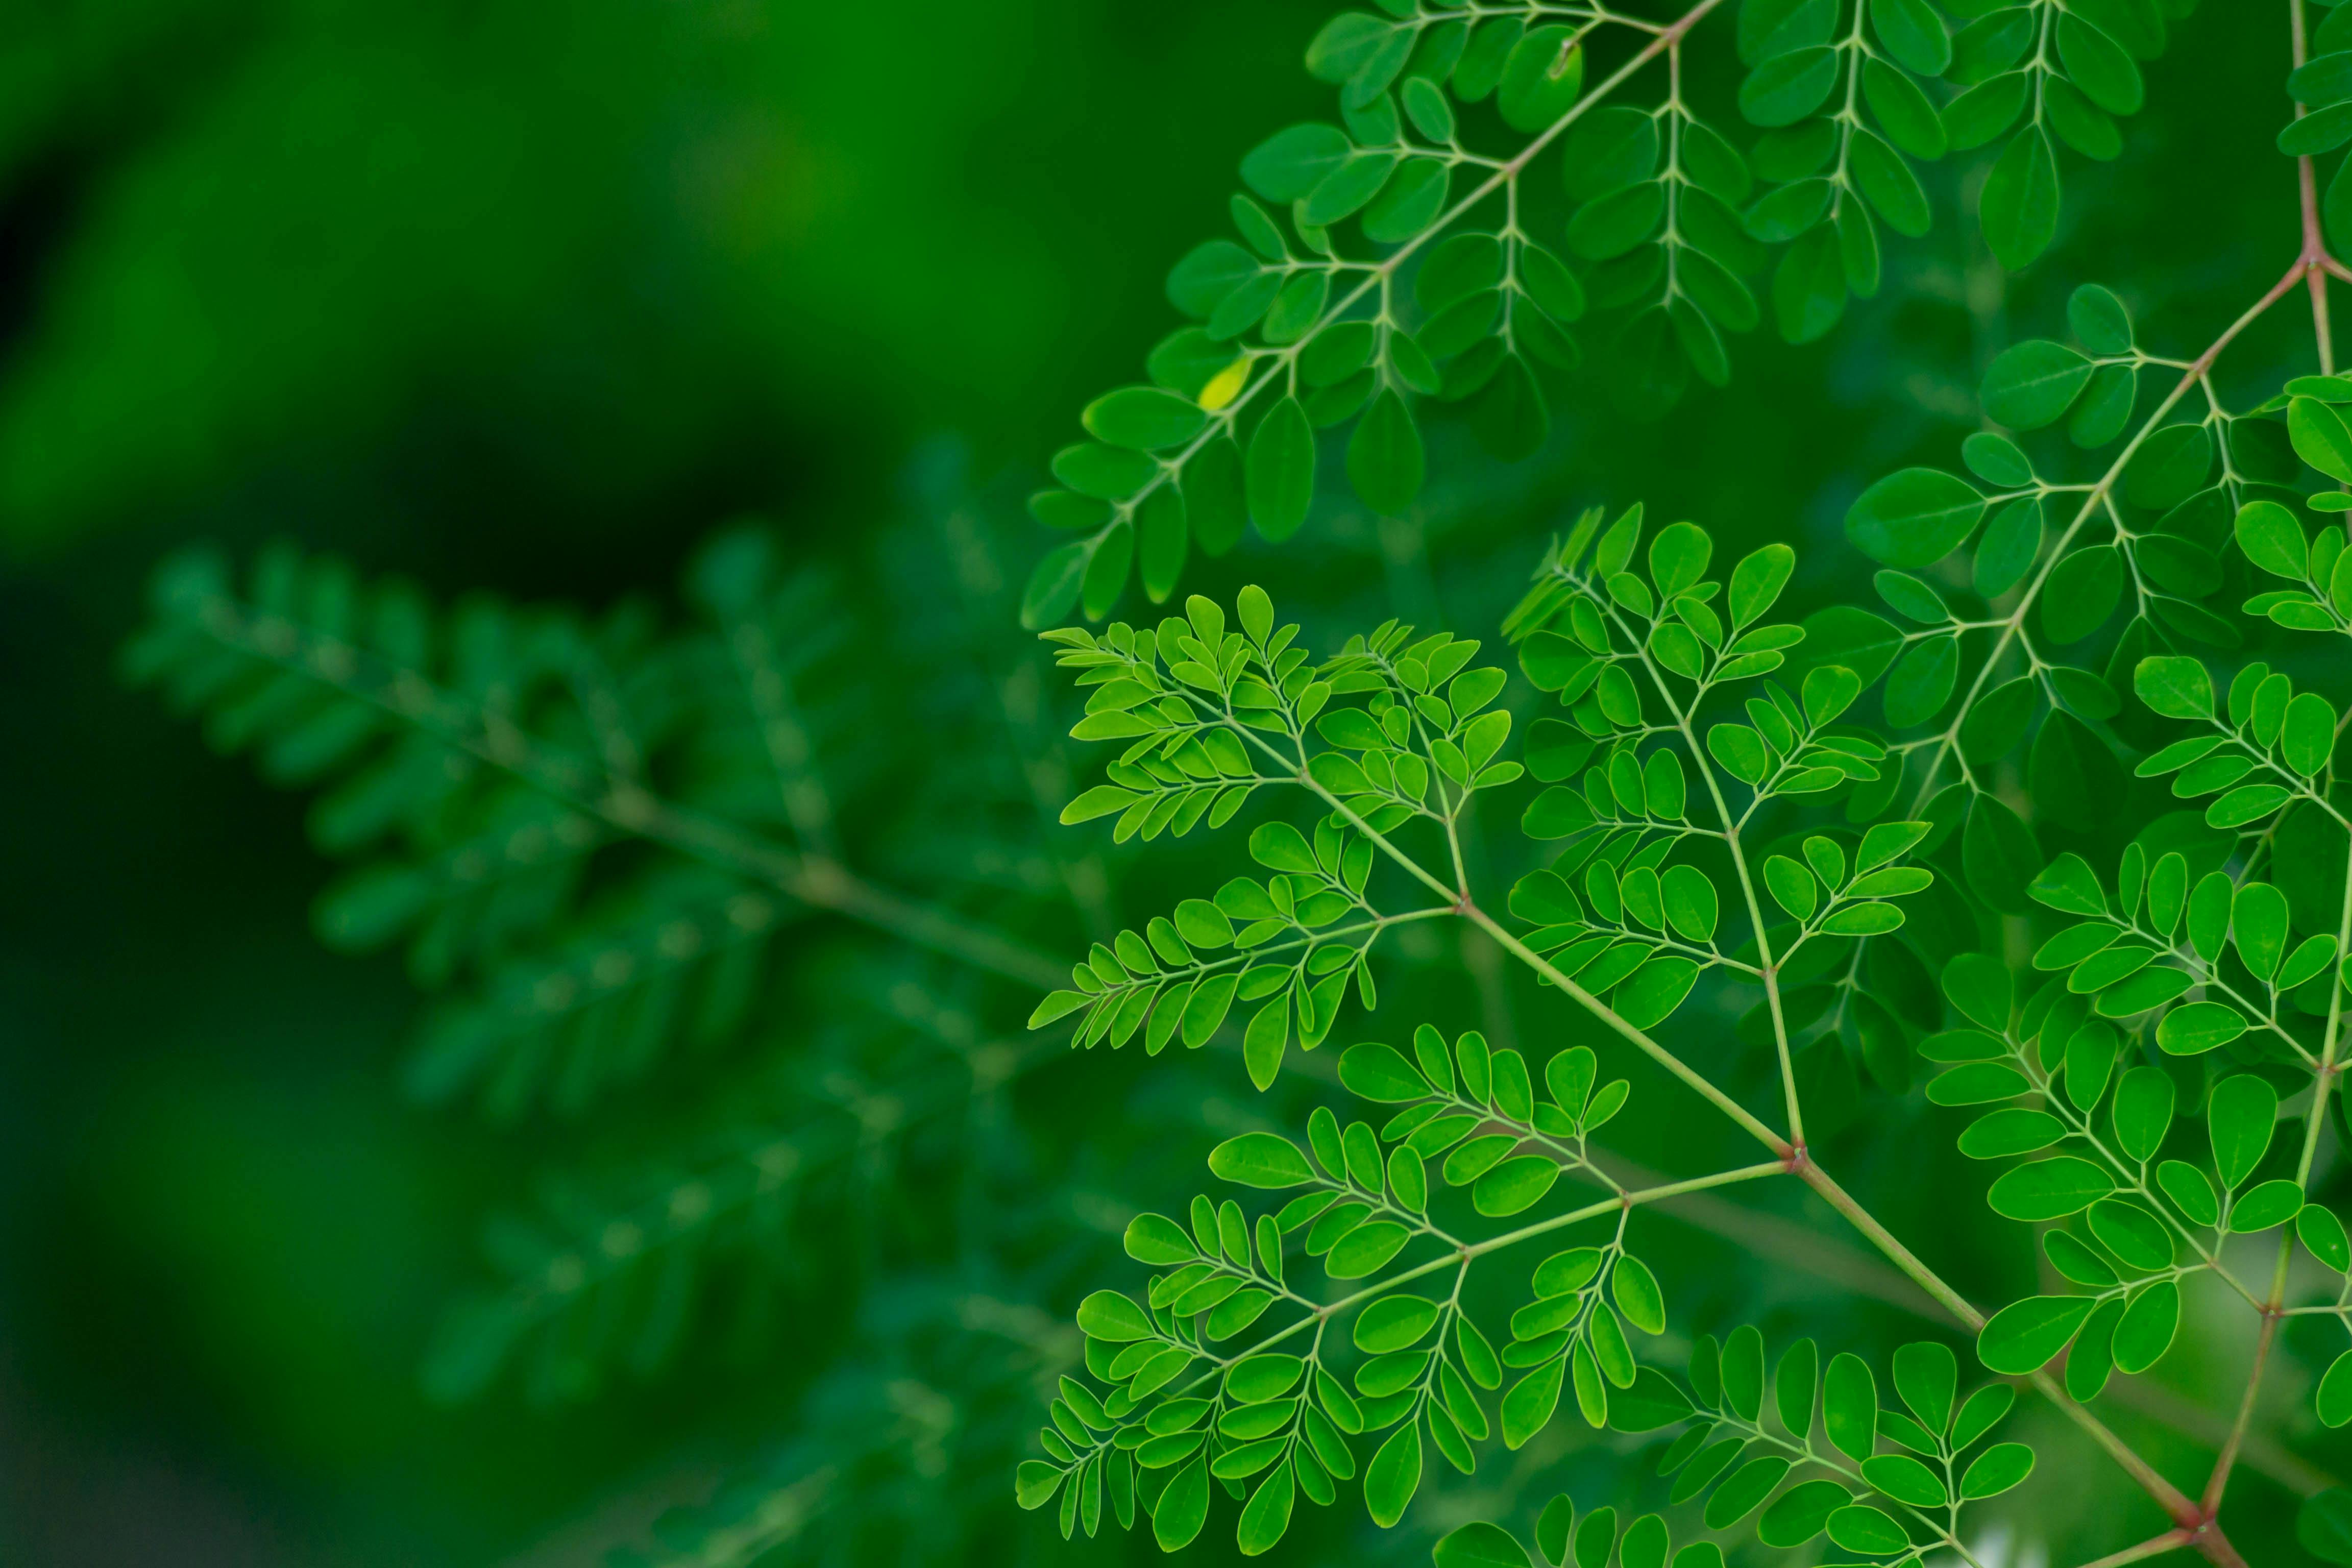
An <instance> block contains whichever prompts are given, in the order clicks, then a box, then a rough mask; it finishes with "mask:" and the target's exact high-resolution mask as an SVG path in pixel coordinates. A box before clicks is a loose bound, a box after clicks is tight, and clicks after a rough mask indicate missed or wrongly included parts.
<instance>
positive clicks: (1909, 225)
mask: <svg viewBox="0 0 2352 1568" xmlns="http://www.w3.org/2000/svg"><path fill="white" fill-rule="evenodd" d="M1848 156H1849V157H1850V159H1851V160H1852V163H1853V177H1854V182H1855V184H1857V185H1858V186H1859V187H1860V189H1861V191H1862V194H1863V195H1864V196H1865V197H1866V198H1868V200H1869V202H1870V205H1872V206H1873V207H1874V208H1875V209H1877V212H1878V216H1881V217H1883V218H1885V220H1886V226H1887V227H1889V228H1891V229H1893V230H1894V231H1895V233H1897V234H1900V235H1906V236H1909V237H1912V238H1915V239H1916V238H1917V237H1919V236H1921V235H1923V234H1926V233H1927V229H1928V227H1929V225H1930V222H1931V217H1930V214H1929V212H1928V208H1927V192H1926V191H1924V190H1922V189H1921V188H1920V185H1919V176H1918V175H1916V174H1913V173H1912V172H1911V165H1910V164H1908V163H1905V162H1904V161H1903V155H1902V154H1901V153H1897V152H1896V151H1895V149H1894V148H1892V147H1890V146H1888V145H1887V144H1886V143H1885V142H1882V141H1880V140H1879V139H1878V138H1877V137H1875V136H1874V135H1872V134H1871V133H1870V132H1867V131H1856V132H1854V133H1853V143H1852V145H1851V147H1850V148H1849V150H1848Z"/></svg>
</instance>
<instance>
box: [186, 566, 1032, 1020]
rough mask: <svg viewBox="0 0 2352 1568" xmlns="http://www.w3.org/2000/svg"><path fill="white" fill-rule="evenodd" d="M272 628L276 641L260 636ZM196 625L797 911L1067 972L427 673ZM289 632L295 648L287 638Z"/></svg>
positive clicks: (277, 631)
mask: <svg viewBox="0 0 2352 1568" xmlns="http://www.w3.org/2000/svg"><path fill="white" fill-rule="evenodd" d="M266 619H267V620H270V621H271V623H272V624H271V626H270V630H271V632H272V634H273V635H268V636H265V635H262V623H263V622H264V620H266ZM198 624H199V625H201V626H203V628H204V630H205V634H206V635H207V636H209V637H212V638H213V639H214V640H215V641H216V642H218V643H219V644H220V645H221V646H222V647H227V648H232V649H234V650H236V652H238V653H240V654H243V655H246V656H247V657H248V658H256V659H259V660H262V661H263V662H265V663H268V664H270V665H273V666H275V667H277V668H279V669H283V670H287V671H289V672H291V673H293V674H297V675H299V676H302V677H303V678H305V679H310V680H315V681H318V682H319V683H320V684H321V685H323V686H327V687H330V688H331V689H334V690H336V691H339V692H341V694H342V695H344V696H345V697H348V698H351V699H352V700H356V701H360V702H364V703H366V704H368V705H369V706H370V707H373V708H374V709H376V710H379V711H381V712H383V713H384V714H386V715H388V716H389V717H391V718H392V719H393V720H394V721H397V722H398V723H400V724H403V725H405V726H407V727H409V728H411V729H415V730H419V731H424V732H425V733H426V734H428V735H431V736H433V737H434V738H435V739H436V740H438V741H440V742H443V743H444V744H446V745H448V746H450V747H453V748H455V749H456V750H458V751H461V752H465V753H467V755H468V756H471V757H474V758H477V759H478V760H479V761H481V762H484V763H488V764H489V765H490V766H492V767H494V768H497V769H499V771H500V772H502V773H508V774H509V775H511V776H512V777H514V778H515V779H517V780H518V781H520V783H523V784H528V785H530V787H531V788H533V789H535V790H538V791H539V792H540V793H541V794H542V795H547V796H549V797H550V798H551V799H554V800H557V801H560V802H562V804H563V805H568V806H570V807H572V809H573V810H574V811H577V812H579V813H581V814H582V815H583V816H593V817H594V818H596V819H597V820H599V821H601V822H603V823H604V825H605V826H608V827H611V828H613V829H614V831H616V832H618V833H621V834H624V835H626V836H628V837H634V838H642V839H644V840H646V842H648V843H652V844H657V845H660V846H662V847H664V848H667V849H671V850H674V851H676V852H677V853H678V854H681V855H684V856H686V857H688V858H690V859H696V860H700V861H702V862H703V863H705V864H706V865H710V866H716V867H718V868H719V869H721V870H725V871H731V872H733V873H735V874H736V875H738V876H740V877H742V878H744V879H746V880H749V881H754V882H764V883H766V884H768V885H769V886H771V887H773V888H775V889H777V890H779V891H781V892H782V893H784V894H785V895H787V896H788V897H790V898H792V899H793V900H795V901H797V902H800V903H803V904H807V905H809V906H811V907H812V908H815V909H823V910H832V911H833V912H835V914H841V915H846V916H848V917H849V918H850V919H852V920H855V921H862V922H863V923H865V924H866V925H870V926H873V927H875V928H877V930H880V931H887V932H888V933H889V934H891V935H893V936H897V937H900V938H902V939H904V940H905V941H908V942H914V943H916V944H917V945H918V946H921V947H928V948H930V949H932V950H933V951H934V952H941V953H945V954H946V955H947V956H949V957H950V958H955V959H960V960H961V961H962V962H964V963H969V964H971V965H972V966H973V967H974V968H976V969H982V970H986V971H987V972H989V973H992V974H998V975H1002V976H1003V977H1004V978H1005V979H1007V980H1012V981H1016V982H1018V983H1020V984H1024V985H1033V986H1036V987H1038V988H1039V989H1041V990H1050V989H1052V988H1053V987H1054V986H1055V985H1058V984H1062V982H1063V980H1064V979H1065V978H1066V975H1067V973H1068V971H1067V970H1066V968H1064V967H1063V966H1062V965H1061V964H1059V963H1055V961H1054V960H1053V959H1051V958H1048V957H1046V956H1045V954H1044V953H1041V952H1037V951H1036V950H1034V948H1031V947H1029V946H1027V945H1026V944H1024V943H1022V942H1015V941H1013V939H1012V938H1010V937H1007V936H1004V935H1003V934H1001V933H1000V932H997V931H992V930H990V929H988V928H987V927H984V926H979V925H973V924H971V923H970V922H967V921H963V920H961V919H960V918H958V917H957V916H955V915H951V914H949V913H948V912H946V911H945V910H940V909H937V908H934V907H932V906H930V905H927V904H922V903H918V902H917V901H915V900H911V899H908V898H905V897H903V896H901V895H900V894H898V893H895V892H892V891H890V890H889V889H887V888H883V887H880V886H878V885H877V884H875V883H872V882H869V881H866V879H863V878H861V877H859V876H857V875H856V873H854V872H852V871H851V870H850V869H849V868H847V867H846V866H844V865H843V864H842V863H841V862H840V861H838V860H835V859H834V858H831V857H829V856H825V855H820V854H803V853H800V852H798V851H795V850H793V849H790V848H787V847H784V846H782V845H781V844H777V843H774V842H772V840H769V839H765V838H761V837H759V836H757V835H756V834H751V833H746V832H744V831H743V830H742V829H741V828H739V827H736V826H732V825H731V824H729V823H725V822H720V821H719V820H717V819H715V818H712V817H708V816H702V815H700V814H698V813H696V812H691V811H688V810H687V809H686V808H684V807H682V806H678V805H673V804H671V803H669V802H667V801H664V800H662V799H660V798H659V797H657V796H656V795H652V794H650V793H649V792H647V791H646V790H645V789H643V788H641V787H639V786H637V785H635V784H629V783H623V784H617V785H613V786H610V787H601V788H600V787H599V785H598V782H597V780H596V779H595V778H594V776H593V770H590V769H586V768H583V767H579V766H577V765H575V763H574V762H573V761H572V759H570V758H566V757H564V756H562V755H561V754H559V753H556V752H551V751H550V750H549V749H548V748H547V747H546V746H545V745H544V744H543V743H542V742H540V741H538V740H536V739H535V738H533V737H532V736H530V735H529V734H527V733H526V732H524V731H521V730H520V729H518V728H517V727H515V726H514V725H513V724H512V723H510V722H509V721H505V720H504V719H502V718H500V717H499V716H498V715H495V714H476V713H475V712H473V710H470V709H469V708H468V706H467V704H466V703H464V702H462V701H460V700H457V699H455V698H452V697H450V696H448V695H447V694H446V693H445V692H443V691H442V690H441V689H439V688H438V687H436V686H435V685H434V684H433V683H432V682H431V681H429V680H427V679H425V677H424V676H423V674H421V673H420V672H418V671H415V670H411V669H396V668H392V667H390V666H388V665H386V664H384V663H383V660H381V659H379V658H376V657H375V656H374V655H373V654H371V653H369V652H368V651H366V650H365V649H362V648H360V647H354V646H352V645H351V644H349V643H345V642H341V641H340V640H338V639H336V638H333V637H321V636H319V635H318V634H317V633H314V632H312V631H310V629H309V628H307V627H303V626H293V625H289V624H288V623H284V622H278V621H275V619H274V617H265V616H260V615H258V614H257V613H255V612H252V611H250V610H248V609H247V606H245V605H241V604H237V603H236V602H234V601H232V600H229V599H226V598H222V599H216V600H214V601H212V602H210V603H208V604H207V605H205V608H204V611H203V613H202V615H201V616H200V617H199V620H198ZM289 632H290V633H291V634H292V635H291V637H290V640H289V638H288V637H285V636H284V635H282V634H283V633H289Z"/></svg>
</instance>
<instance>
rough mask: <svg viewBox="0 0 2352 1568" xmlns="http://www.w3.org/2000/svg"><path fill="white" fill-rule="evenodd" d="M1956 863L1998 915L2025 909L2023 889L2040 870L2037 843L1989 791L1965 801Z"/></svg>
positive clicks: (1979, 895) (2016, 816)
mask: <svg viewBox="0 0 2352 1568" xmlns="http://www.w3.org/2000/svg"><path fill="white" fill-rule="evenodd" d="M1960 866H1961V869H1962V871H1963V872H1964V873H1965V874H1966V875H1967V877H1968V881H1969V887H1970V888H1972V889H1975V891H1976V894H1977V896H1978V897H1979V898H1980V899H1982V900H1984V901H1985V902H1987V903H1988V904H1990V905H1991V906H1992V907H1993V908H1994V909H1996V910H2000V912H2001V913H2003V914H2017V915H2021V914H2024V913H2026V912H2027V911H2028V910H2029V909H2030V907H2031V906H2030V904H2029V902H2028V898H2027V893H2026V889H2028V888H2029V887H2031V886H2032V882H2033V879H2034V876H2035V874H2036V873H2037V872H2039V871H2040V870H2041V869H2042V847H2041V846H2040V845H2039V844H2037V843H2036V842H2035V841H2034V837H2033V831H2032V829H2031V828H2029V827H2028V826H2025V824H2024V822H2023V821H2022V820H2021V819H2020V817H2019V816H2018V815H2017V813H2015V812H2013V811H2011V809H2010V808H2009V807H2008V806H2007V805H2005V804H2003V803H2002V802H2001V801H2000V800H1998V799H1996V798H1995V797H1993V796H1991V795H1977V796H1975V797H1974V798H1973V799H1971V800H1970V802H1969V815H1968V821H1967V823H1966V825H1965V826H1963V827H1962V829H1961V834H1960Z"/></svg>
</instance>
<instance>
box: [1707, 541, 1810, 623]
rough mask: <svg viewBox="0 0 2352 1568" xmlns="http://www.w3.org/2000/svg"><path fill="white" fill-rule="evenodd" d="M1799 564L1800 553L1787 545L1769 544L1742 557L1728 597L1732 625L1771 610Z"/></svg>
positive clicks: (1726, 602) (1756, 618)
mask: <svg viewBox="0 0 2352 1568" xmlns="http://www.w3.org/2000/svg"><path fill="white" fill-rule="evenodd" d="M1796 565H1797V552H1795V551H1794V550H1791V549H1790V548H1789V546H1787V545H1785V544H1767V545H1764V546H1762V547H1761V548H1759V549H1757V550H1754V551H1751V552H1748V554H1746V555H1743V556H1741V557H1740V559H1739V563H1738V565H1737V566H1734V567H1733V568H1732V569H1731V586H1730V590H1729V593H1728V594H1727V596H1726V599H1725V605H1726V607H1727V609H1728V610H1729V611H1730V612H1731V624H1732V626H1734V627H1745V626H1748V625H1750V624H1751V623H1753V622H1755V621H1756V620H1758V619H1759V618H1760V617H1761V616H1763V615H1764V613H1765V612H1766V611H1768V610H1769V609H1770V608H1771V607H1772V605H1773V604H1774V603H1775V602H1776V601H1777V600H1778V599H1779V598H1780V590H1781V589H1782V588H1784V587H1786V586H1787V585H1788V582H1789V575H1790V573H1792V572H1793V571H1795V570H1796Z"/></svg>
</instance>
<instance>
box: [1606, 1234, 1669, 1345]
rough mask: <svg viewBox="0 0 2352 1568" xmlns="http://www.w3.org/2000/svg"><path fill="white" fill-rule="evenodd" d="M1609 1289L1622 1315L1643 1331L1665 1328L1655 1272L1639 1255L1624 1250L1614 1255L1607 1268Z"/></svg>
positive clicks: (1663, 1329) (1663, 1299)
mask: <svg viewBox="0 0 2352 1568" xmlns="http://www.w3.org/2000/svg"><path fill="white" fill-rule="evenodd" d="M1609 1293H1610V1295H1611V1296H1612V1298H1613V1299H1614V1300H1615V1301H1616V1303H1617V1309H1618V1310H1619V1311H1622V1312H1623V1313H1624V1314H1625V1319H1626V1321H1628V1322H1630V1323H1632V1324H1633V1326H1634V1327H1635V1328H1637V1329H1639V1330H1641V1331H1643V1333H1645V1334H1663V1333H1664V1332H1665V1331H1666V1301H1665V1297H1664V1294H1663V1293H1662V1292H1661V1291H1660V1290H1659V1289H1658V1280H1657V1276H1655V1275H1654V1274H1652V1273H1651V1272H1650V1268H1649V1266H1648V1265H1647V1264H1645V1263H1643V1261H1642V1260H1641V1259H1640V1258H1635V1257H1633V1255H1632V1254H1631V1253H1626V1254H1623V1255H1622V1256H1620V1257H1619V1258H1618V1259H1617V1267H1616V1268H1613V1269H1612V1270H1611V1271H1610V1275H1609Z"/></svg>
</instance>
